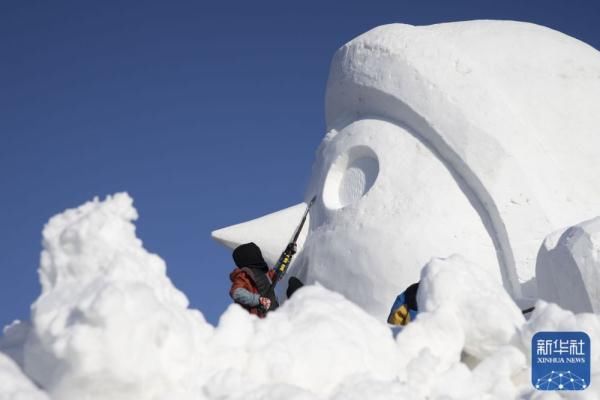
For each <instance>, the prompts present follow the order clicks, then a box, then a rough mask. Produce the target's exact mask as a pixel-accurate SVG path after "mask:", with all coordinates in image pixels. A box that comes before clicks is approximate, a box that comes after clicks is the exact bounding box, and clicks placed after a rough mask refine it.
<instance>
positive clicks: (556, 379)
mask: <svg viewBox="0 0 600 400" xmlns="http://www.w3.org/2000/svg"><path fill="white" fill-rule="evenodd" d="M590 351H591V346H590V337H589V336H588V335H587V334H586V333H585V332H538V333H536V334H535V335H533V338H532V339H531V383H532V384H533V386H534V387H535V388H536V389H538V390H584V389H585V388H587V387H588V386H589V385H590Z"/></svg>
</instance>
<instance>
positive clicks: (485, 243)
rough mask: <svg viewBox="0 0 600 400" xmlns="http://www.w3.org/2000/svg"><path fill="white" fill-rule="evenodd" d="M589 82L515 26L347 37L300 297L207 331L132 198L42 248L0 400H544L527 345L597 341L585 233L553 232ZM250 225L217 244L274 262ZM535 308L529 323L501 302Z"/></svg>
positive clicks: (586, 67)
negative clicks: (545, 340) (408, 315)
mask: <svg viewBox="0 0 600 400" xmlns="http://www.w3.org/2000/svg"><path fill="white" fill-rule="evenodd" d="M517 43H518V46H517V45H516V44H517ZM599 77H600V54H599V53H598V52H597V51H596V50H594V49H592V48H590V47H589V46H586V45H585V44H583V43H581V42H578V41H576V40H575V39H572V38H569V37H567V36H565V35H562V34H560V33H558V32H555V31H552V30H549V29H547V28H543V27H539V26H535V25H531V24H524V23H516V22H501V21H474V22H464V23H452V24H442V25H435V26H429V27H412V26H408V25H389V26H384V27H379V28H376V29H374V30H372V31H370V32H367V33H366V34H364V35H361V36H360V37H358V38H356V39H355V40H353V41H351V42H350V43H349V44H347V45H346V46H344V47H343V48H342V49H340V50H339V51H338V53H337V54H336V56H335V57H334V61H333V63H332V68H331V74H330V79H329V83H328V90H327V124H328V129H329V132H328V133H327V135H326V137H325V139H324V140H323V143H322V144H321V146H320V148H319V150H318V152H317V159H316V161H315V164H314V166H313V176H312V179H311V183H310V184H309V188H308V190H307V198H310V197H312V195H313V194H316V193H318V194H319V196H318V200H317V203H316V204H315V207H314V209H313V210H312V211H311V217H310V226H308V227H307V229H306V232H304V233H303V236H302V238H303V239H302V243H301V244H302V246H301V249H300V252H299V254H298V255H297V261H296V262H295V264H294V265H293V269H292V270H291V271H290V273H294V274H296V275H298V276H300V277H301V278H302V279H304V280H306V281H307V282H308V283H309V284H310V285H308V286H306V287H304V288H302V289H300V290H299V291H298V292H297V293H296V294H295V295H294V297H293V298H292V299H291V300H289V301H286V302H285V303H284V304H283V305H282V307H281V308H280V309H278V310H277V311H276V312H273V313H270V314H269V315H268V317H267V318H266V319H264V320H260V319H258V318H256V317H255V316H251V315H249V314H248V313H247V312H246V311H244V310H243V309H242V308H241V307H239V306H238V305H231V306H230V307H229V308H228V309H227V311H226V312H225V313H224V314H223V315H222V317H221V319H220V321H219V324H218V325H217V326H216V327H213V326H211V325H210V324H208V323H207V322H206V321H205V319H204V317H203V316H202V314H201V312H200V311H198V310H192V309H189V308H188V301H187V299H186V297H185V295H184V294H183V293H181V292H180V291H178V290H177V289H176V288H175V287H174V286H173V285H172V283H171V281H170V280H169V279H168V277H167V275H166V265H165V263H164V261H163V260H162V259H161V258H160V257H159V256H157V255H154V254H151V253H149V252H148V251H147V250H146V249H144V247H143V246H142V242H141V241H140V240H139V239H138V238H137V237H136V234H135V226H134V224H133V221H134V220H135V219H136V218H137V212H136V210H135V208H134V207H133V204H132V203H133V201H132V199H131V198H130V197H129V196H128V195H127V194H125V193H120V194H116V195H114V196H112V197H110V196H109V197H108V198H107V199H106V200H104V201H99V200H98V199H95V200H94V201H91V202H88V203H86V204H84V205H82V206H80V207H79V208H77V209H72V210H67V211H65V212H63V213H62V214H59V215H57V216H55V217H53V218H52V219H51V220H50V221H49V222H48V224H47V225H46V227H45V228H44V231H43V251H42V256H41V261H40V270H39V275H40V281H41V286H42V292H41V294H40V296H39V298H38V299H37V300H36V301H35V303H34V304H33V306H32V314H31V321H30V322H23V323H19V322H15V323H13V324H12V325H10V326H9V327H7V328H6V329H5V334H4V337H3V338H1V339H0V351H1V352H2V353H0V400H9V399H11V400H12V399H49V398H51V399H54V400H76V399H77V400H80V399H87V400H100V399H103V400H104V399H111V400H120V399H123V400H125V399H127V400H133V399H135V400H146V399H147V400H166V399H178V400H179V399H181V400H186V399H190V400H191V399H195V400H197V399H211V400H212V399H215V400H216V399H219V400H230V399H231V400H237V399H240V400H241V399H244V400H247V399H257V400H258V399H291V400H309V399H319V400H324V399H334V400H347V399H349V400H353V399H357V400H364V399H370V400H371V399H374V400H378V399H382V400H383V399H442V398H443V399H482V398H487V399H513V398H519V399H524V398H540V397H539V396H540V395H541V393H539V392H536V391H535V390H534V389H533V387H532V385H531V382H530V374H531V370H530V366H531V359H530V354H531V349H530V346H531V338H532V337H533V335H534V334H535V333H536V332H538V331H542V330H546V331H547V330H569V331H572V330H581V331H585V332H586V333H587V334H588V335H589V336H590V338H591V342H592V343H600V317H599V316H598V315H597V314H594V313H593V312H598V304H600V295H598V290H599V288H598V282H599V280H598V279H596V278H595V277H596V276H597V274H598V273H597V270H598V268H600V265H599V262H598V254H600V251H599V250H600V240H598V237H599V234H598V231H599V228H598V222H597V221H590V222H586V223H583V224H580V225H578V226H575V227H574V228H571V229H569V230H567V231H566V233H565V234H562V233H561V231H559V229H562V230H564V227H566V226H574V225H576V224H579V223H580V221H583V220H588V219H590V218H592V217H594V216H595V214H594V212H595V211H597V210H595V209H594V205H597V204H600V187H599V186H598V185H595V184H594V183H595V182H594V180H595V177H596V176H597V172H598V171H600V169H599V168H598V162H599V161H598V160H599V159H598V158H597V157H595V153H596V148H598V144H600V143H598V141H599V140H600V136H598V135H595V134H594V132H595V129H597V127H598V126H600V114H599V113H597V112H595V107H597V104H600V79H599ZM565 132H568V134H565ZM302 209H303V208H302V207H301V206H295V207H292V208H289V209H287V210H285V211H283V212H280V213H277V214H274V215H273V216H268V217H267V225H276V224H279V223H280V220H282V219H283V220H289V221H292V220H293V221H292V222H288V223H287V224H285V225H286V226H290V225H291V226H293V225H294V223H297V221H296V219H297V216H298V215H299V214H300V213H301V212H302ZM596 214H598V213H597V212H596ZM261 221H263V220H255V221H252V222H251V225H245V224H242V225H238V226H236V227H234V228H232V229H228V228H225V229H223V230H220V231H217V232H215V233H213V235H214V236H215V237H216V238H218V239H219V240H221V241H223V242H224V243H225V244H226V245H228V246H235V245H236V244H237V243H240V242H243V241H250V240H252V235H253V232H257V234H258V233H259V232H260V235H263V236H261V240H262V241H263V243H264V246H266V247H268V246H269V243H276V242H277V245H278V246H280V247H282V245H281V243H279V242H282V239H281V237H279V238H269V237H266V236H264V235H265V234H264V230H263V229H262V226H261V223H262V222H261ZM263 222H264V221H263ZM556 231H559V233H555V234H551V233H552V232H556ZM282 232H283V230H281V229H280V230H278V231H277V233H278V235H279V236H281V233H282ZM549 234H551V235H550V236H548V238H547V239H546V240H545V241H544V238H545V237H546V236H547V235H549ZM542 242H543V243H544V244H543V247H542V248H540V246H542ZM263 243H261V245H263ZM538 252H539V257H537V256H538ZM265 253H266V254H269V255H270V258H272V257H273V255H275V254H277V251H276V249H265ZM536 259H537V266H536ZM563 260H566V262H563ZM536 271H537V275H538V276H537V282H536V276H535V275H536ZM227 272H228V271H227V270H226V269H224V271H223V274H224V279H226V274H227ZM419 279H420V280H421V286H420V289H419V294H418V303H419V306H420V309H421V313H420V314H419V316H418V317H417V318H416V320H415V321H413V322H411V323H410V324H409V325H408V326H407V327H406V328H404V329H402V330H401V331H400V332H399V333H398V334H397V335H396V337H394V336H393V335H392V332H391V331H390V329H389V327H388V326H387V324H385V319H384V316H385V314H386V313H387V311H388V309H389V307H390V306H391V303H392V301H393V298H394V297H395V295H396V294H398V293H399V292H400V291H401V290H403V289H404V288H405V287H406V286H407V285H408V284H410V283H412V282H415V281H417V280H419ZM592 279H593V280H592ZM536 283H537V285H538V286H539V290H537V289H536ZM563 285H564V286H563ZM562 288H566V289H564V290H563V289H562ZM572 288H578V289H577V290H579V293H578V295H577V296H576V297H571V298H569V296H568V293H569V291H570V290H572ZM538 292H539V296H541V297H542V298H543V299H545V300H547V301H548V302H546V301H544V300H538V301H537V303H536V309H535V311H534V312H533V314H532V315H531V317H530V318H529V320H527V321H526V320H525V319H524V317H523V315H522V314H521V312H520V310H519V308H518V306H517V305H516V304H515V300H519V301H521V300H522V298H523V296H528V297H530V301H533V300H534V299H535V298H536V297H537V295H538ZM554 303H558V304H560V305H561V306H562V307H561V306H559V305H557V304H554ZM566 309H570V310H573V311H575V312H582V313H580V314H574V313H573V311H570V310H566ZM591 366H592V385H591V386H590V387H588V388H587V389H586V390H585V391H584V392H582V393H579V394H576V395H575V397H576V396H580V398H590V399H595V398H600V385H598V384H593V382H594V381H597V380H598V379H600V352H592V360H591ZM563 395H564V396H571V397H574V395H573V394H571V395H569V394H564V393H560V394H558V393H554V394H550V395H549V396H550V397H548V398H559V397H560V396H563Z"/></svg>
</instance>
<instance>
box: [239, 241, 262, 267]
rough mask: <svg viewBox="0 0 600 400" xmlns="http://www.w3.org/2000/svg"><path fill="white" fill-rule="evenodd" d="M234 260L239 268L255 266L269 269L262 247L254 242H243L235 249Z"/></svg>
mask: <svg viewBox="0 0 600 400" xmlns="http://www.w3.org/2000/svg"><path fill="white" fill-rule="evenodd" d="M233 261H234V262H235V265H237V266H238V268H242V267H255V268H260V269H268V268H269V267H268V266H267V263H266V262H265V260H264V258H263V256H262V253H261V252H260V248H259V247H258V246H257V245H256V244H254V243H253V242H250V243H246V244H242V245H240V246H238V247H236V248H235V250H233Z"/></svg>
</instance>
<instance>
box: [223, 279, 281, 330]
mask: <svg viewBox="0 0 600 400" xmlns="http://www.w3.org/2000/svg"><path fill="white" fill-rule="evenodd" d="M267 276H268V277H269V279H270V280H271V281H272V280H273V278H274V277H275V270H274V269H270V270H269V271H268V272H267ZM229 279H231V289H229V296H231V298H233V292H234V291H235V290H236V289H240V288H241V289H246V290H247V291H249V292H250V293H258V288H257V287H256V284H255V283H254V281H253V280H252V276H251V275H250V273H249V272H248V271H247V269H246V268H236V269H234V270H233V271H232V272H231V274H229ZM238 304H240V303H238ZM240 305H241V306H242V307H244V308H245V309H246V310H248V312H249V313H250V314H254V315H258V316H259V317H261V318H262V317H264V315H263V314H262V313H261V312H260V310H259V307H258V306H255V307H249V306H246V305H245V304H240Z"/></svg>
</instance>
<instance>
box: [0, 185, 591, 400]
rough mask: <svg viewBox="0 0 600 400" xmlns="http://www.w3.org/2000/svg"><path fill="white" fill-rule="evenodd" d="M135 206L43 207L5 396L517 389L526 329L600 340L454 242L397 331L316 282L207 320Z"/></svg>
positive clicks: (0, 367)
mask: <svg viewBox="0 0 600 400" xmlns="http://www.w3.org/2000/svg"><path fill="white" fill-rule="evenodd" d="M136 217H137V213H136V211H135V209H134V208H133V206H132V200H131V198H130V197H129V196H127V195H126V194H117V195H115V196H113V197H108V198H107V199H106V200H105V201H103V202H101V201H98V200H94V201H92V202H89V203H86V204H84V205H83V206H81V207H79V208H78V209H74V210H68V211H66V212H64V213H63V214H60V215H58V216H56V217H54V218H52V219H51V220H50V222H49V223H48V225H47V226H46V228H45V229H44V242H43V243H44V250H43V253H42V260H41V266H40V279H41V282H42V293H41V295H40V297H39V298H38V299H37V301H36V302H35V303H34V306H33V312H32V321H31V326H29V325H28V324H26V323H15V324H13V325H11V326H10V327H9V328H7V331H6V332H7V334H6V335H5V338H4V339H3V341H2V342H0V348H3V349H8V348H10V349H12V352H11V355H12V356H13V357H18V354H19V351H17V350H18V349H17V347H18V344H19V343H23V342H25V344H24V355H25V357H24V371H21V370H20V368H19V367H18V366H17V364H16V363H14V362H13V361H12V360H10V359H8V358H7V357H6V356H4V355H0V390H1V391H0V393H1V394H0V399H46V398H48V397H46V396H49V397H50V398H53V399H60V400H71V399H73V400H74V399H82V398H86V399H91V400H94V399H98V400H100V399H107V398H110V399H136V400H144V399H148V400H150V399H172V398H176V399H242V398H243V399H247V398H250V399H281V398H289V399H298V400H300V399H302V400H304V399H305V400H312V399H315V400H317V399H319V400H322V399H339V400H342V399H343V400H347V399H366V398H368V399H382V400H383V399H401V398H407V399H408V398H410V399H424V398H433V399H435V398H449V399H465V398H472V399H478V398H483V397H484V396H486V395H491V396H492V397H494V398H503V399H507V398H515V397H517V396H523V397H525V398H526V397H529V396H533V394H534V392H533V389H532V387H531V384H530V382H529V379H530V370H529V366H530V360H529V354H530V343H531V338H532V336H533V334H534V333H535V332H537V331H539V330H542V329H543V330H552V329H558V330H584V331H586V332H587V333H588V334H589V335H590V337H591V340H592V342H596V341H600V318H598V316H595V315H593V314H581V315H573V314H572V313H570V312H568V311H563V310H561V309H560V308H559V307H557V306H555V305H549V304H546V303H543V302H539V303H538V304H537V309H536V311H535V313H534V315H533V317H532V318H531V320H530V321H529V322H526V321H525V320H524V318H523V316H522V315H521V313H520V311H519V309H518V308H517V307H516V305H515V304H514V303H513V302H512V300H511V299H510V297H509V296H508V294H507V293H506V292H505V291H504V290H503V288H502V286H501V285H500V284H499V283H498V282H497V280H496V279H495V277H494V276H493V275H492V274H490V273H489V271H488V270H486V269H483V268H480V267H479V266H477V265H475V264H473V263H470V262H468V261H467V260H465V259H464V258H463V257H461V256H452V257H450V258H447V259H434V260H432V261H431V262H430V263H428V264H427V265H426V266H425V268H424V269H423V271H422V276H421V281H422V285H421V289H420V291H419V304H421V305H422V309H423V312H422V313H421V314H420V315H419V316H418V318H417V319H416V320H415V321H414V322H412V323H411V324H409V325H408V326H407V327H406V328H405V329H404V330H402V331H401V332H400V333H399V334H398V335H397V336H396V338H394V337H393V335H392V333H391V331H390V330H389V328H388V326H387V325H386V324H385V323H384V322H383V321H381V320H378V319H376V318H374V317H372V316H371V315H369V314H367V313H366V312H365V311H363V310H362V309H361V308H360V307H358V306H357V305H355V304H354V303H352V302H350V301H348V300H347V299H345V298H344V297H343V296H342V295H340V294H338V293H334V292H331V291H329V290H327V289H325V288H323V287H322V286H319V285H315V286H308V287H305V288H303V289H301V290H299V291H298V292H297V293H296V294H295V295H294V297H293V298H292V299H291V300H289V301H287V302H285V303H284V304H283V306H282V307H281V308H280V309H279V310H277V311H276V312H273V313H271V314H269V316H268V317H267V318H266V319H264V320H260V319H258V318H256V317H254V316H251V315H250V314H248V313H247V312H246V311H245V310H243V309H242V308H241V307H239V306H237V305H232V306H230V307H229V308H228V310H227V311H226V312H225V313H224V314H223V316H222V317H221V320H220V322H219V324H218V326H217V327H213V326H211V325H209V324H208V323H207V322H205V320H204V319H203V317H202V315H201V314H200V312H198V311H195V310H190V309H188V308H187V301H186V299H185V296H184V295H183V294H182V293H181V292H179V291H178V290H177V289H176V288H174V287H173V285H172V284H171V282H170V281H169V279H168V278H167V276H166V273H165V272H166V271H165V264H164V262H163V261H162V260H161V259H160V258H159V257H158V256H156V255H153V254H150V253H148V252H147V251H146V250H145V249H144V248H143V247H142V244H141V241H140V240H139V239H137V238H136V236H135V227H134V225H133V223H132V221H133V220H134V219H135V218H136ZM599 356H600V355H596V356H595V358H594V359H593V360H592V362H591V365H592V368H594V369H593V375H594V377H595V378H597V379H600V360H598V357H599ZM24 374H26V375H27V376H28V377H29V379H31V380H29V379H27V378H25V375H24ZM593 379H594V378H593ZM33 382H36V384H37V385H39V386H40V387H41V388H42V389H43V390H44V392H45V393H42V392H41V391H40V390H38V389H36V387H35V385H34V384H33ZM597 388H598V389H597V390H596V389H595V387H594V386H592V387H590V388H588V389H587V390H586V393H587V394H589V395H590V396H591V395H593V394H596V395H600V386H597ZM592 391H593V392H592ZM19 396H21V397H19Z"/></svg>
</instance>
